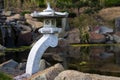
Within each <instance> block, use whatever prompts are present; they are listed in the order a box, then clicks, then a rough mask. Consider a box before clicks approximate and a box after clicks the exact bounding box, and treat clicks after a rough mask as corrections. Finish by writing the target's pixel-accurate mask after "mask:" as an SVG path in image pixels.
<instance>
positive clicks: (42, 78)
mask: <svg viewBox="0 0 120 80" xmlns="http://www.w3.org/2000/svg"><path fill="white" fill-rule="evenodd" d="M63 70H64V68H63V66H62V65H61V64H59V63H58V64H56V65H54V66H52V67H50V68H47V69H45V70H43V71H40V72H38V73H36V74H34V75H32V76H31V77H30V78H29V79H28V80H54V78H55V77H56V76H57V75H58V74H59V73H60V72H61V71H63Z"/></svg>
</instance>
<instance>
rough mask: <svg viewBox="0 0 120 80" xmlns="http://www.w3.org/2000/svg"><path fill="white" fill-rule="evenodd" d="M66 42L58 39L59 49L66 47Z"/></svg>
mask: <svg viewBox="0 0 120 80" xmlns="http://www.w3.org/2000/svg"><path fill="white" fill-rule="evenodd" d="M68 45H69V44H68V41H67V40H66V39H64V38H60V39H59V41H58V46H59V47H66V46H68Z"/></svg>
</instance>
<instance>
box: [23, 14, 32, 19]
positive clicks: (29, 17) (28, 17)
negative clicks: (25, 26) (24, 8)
mask: <svg viewBox="0 0 120 80" xmlns="http://www.w3.org/2000/svg"><path fill="white" fill-rule="evenodd" d="M24 17H25V19H33V18H32V16H30V14H25V16H24Z"/></svg>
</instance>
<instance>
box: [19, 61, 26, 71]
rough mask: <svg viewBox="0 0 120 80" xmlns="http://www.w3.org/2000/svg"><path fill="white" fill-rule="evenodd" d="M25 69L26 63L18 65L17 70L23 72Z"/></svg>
mask: <svg viewBox="0 0 120 80" xmlns="http://www.w3.org/2000/svg"><path fill="white" fill-rule="evenodd" d="M25 68H26V62H24V63H19V65H18V69H19V70H25Z"/></svg>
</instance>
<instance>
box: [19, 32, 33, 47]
mask: <svg viewBox="0 0 120 80" xmlns="http://www.w3.org/2000/svg"><path fill="white" fill-rule="evenodd" d="M31 43H32V32H30V31H21V34H19V36H18V41H17V45H18V46H23V45H30V44H31Z"/></svg>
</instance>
